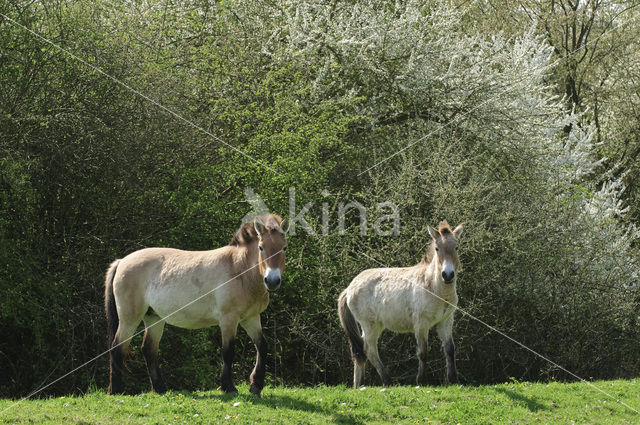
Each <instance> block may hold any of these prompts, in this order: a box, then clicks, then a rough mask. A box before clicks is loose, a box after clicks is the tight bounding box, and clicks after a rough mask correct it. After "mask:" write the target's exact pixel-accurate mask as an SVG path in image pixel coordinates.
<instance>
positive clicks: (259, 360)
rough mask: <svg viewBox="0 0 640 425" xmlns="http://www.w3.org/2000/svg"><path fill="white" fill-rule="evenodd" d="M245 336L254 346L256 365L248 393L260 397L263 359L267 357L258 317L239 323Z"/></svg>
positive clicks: (263, 371)
mask: <svg viewBox="0 0 640 425" xmlns="http://www.w3.org/2000/svg"><path fill="white" fill-rule="evenodd" d="M240 325H242V327H243V328H244V330H245V331H247V334H248V335H249V337H250V338H251V341H253V343H254V344H255V346H256V350H257V355H256V365H255V367H254V368H253V372H251V377H250V378H249V379H250V382H251V386H250V387H249V391H251V393H252V394H255V395H257V396H258V397H260V393H261V392H262V389H263V388H264V373H265V357H266V355H267V343H266V342H265V340H264V338H263V336H262V325H261V324H260V316H255V317H251V318H249V319H247V320H245V321H244V322H242V323H240Z"/></svg>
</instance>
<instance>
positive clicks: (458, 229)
mask: <svg viewBox="0 0 640 425" xmlns="http://www.w3.org/2000/svg"><path fill="white" fill-rule="evenodd" d="M462 229H463V227H462V223H460V224H458V227H456V228H455V229H453V235H454V236H455V237H456V239H460V235H461V234H462Z"/></svg>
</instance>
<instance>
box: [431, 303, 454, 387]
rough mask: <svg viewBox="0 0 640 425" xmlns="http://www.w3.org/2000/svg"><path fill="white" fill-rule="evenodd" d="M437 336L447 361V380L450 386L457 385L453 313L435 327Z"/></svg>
mask: <svg viewBox="0 0 640 425" xmlns="http://www.w3.org/2000/svg"><path fill="white" fill-rule="evenodd" d="M436 330H437V332H438V336H439V337H440V341H441V342H442V349H443V350H444V354H445V357H446V359H447V378H448V379H449V383H450V384H457V383H458V371H457V370H456V357H455V351H456V349H455V345H454V343H453V313H452V314H451V315H450V316H449V317H448V318H446V319H445V320H443V321H442V322H440V323H439V324H438V325H437V326H436Z"/></svg>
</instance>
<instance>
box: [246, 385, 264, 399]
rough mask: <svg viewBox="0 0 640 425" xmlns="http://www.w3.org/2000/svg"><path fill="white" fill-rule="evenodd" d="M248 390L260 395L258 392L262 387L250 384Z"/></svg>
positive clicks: (257, 395)
mask: <svg viewBox="0 0 640 425" xmlns="http://www.w3.org/2000/svg"><path fill="white" fill-rule="evenodd" d="M249 392H250V393H251V394H253V395H255V396H256V397H260V393H261V392H262V388H258V387H257V386H256V385H254V384H251V386H250V387H249Z"/></svg>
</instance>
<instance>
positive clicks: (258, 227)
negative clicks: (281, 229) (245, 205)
mask: <svg viewBox="0 0 640 425" xmlns="http://www.w3.org/2000/svg"><path fill="white" fill-rule="evenodd" d="M253 227H254V228H255V229H256V232H258V236H262V234H263V233H264V232H265V230H266V229H265V227H264V224H262V220H260V219H259V218H258V217H256V218H255V220H253Z"/></svg>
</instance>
